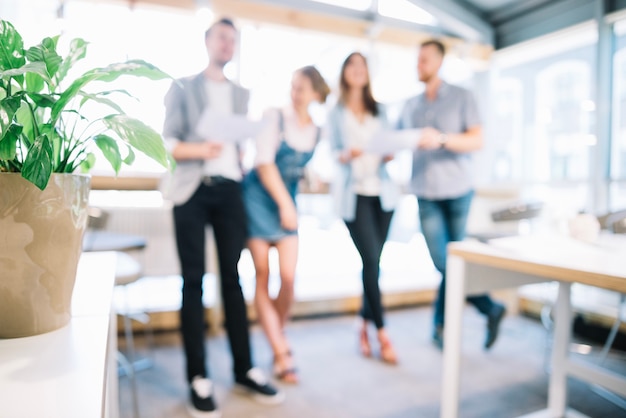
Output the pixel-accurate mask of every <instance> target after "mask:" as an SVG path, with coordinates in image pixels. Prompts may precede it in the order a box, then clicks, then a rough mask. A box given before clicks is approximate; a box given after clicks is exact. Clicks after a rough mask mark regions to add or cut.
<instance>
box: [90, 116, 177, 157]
mask: <svg viewBox="0 0 626 418" xmlns="http://www.w3.org/2000/svg"><path fill="white" fill-rule="evenodd" d="M102 122H103V123H104V125H105V126H106V127H107V128H109V129H111V130H112V131H113V132H115V133H116V134H117V135H118V136H119V137H120V139H122V140H123V141H124V142H126V143H128V144H129V145H131V146H132V147H133V148H135V149H136V150H139V151H141V152H143V153H144V154H146V155H147V156H148V157H150V158H152V159H153V160H155V161H156V162H157V163H159V164H161V165H162V166H163V167H165V168H167V169H169V168H170V161H169V159H168V158H167V155H168V153H167V151H166V150H165V145H164V143H163V138H162V137H161V135H159V134H158V133H157V132H156V131H155V130H154V129H152V128H150V127H149V126H148V125H146V124H145V123H143V122H141V121H139V120H137V119H133V118H131V117H129V116H127V115H109V116H106V117H105V118H103V119H102Z"/></svg>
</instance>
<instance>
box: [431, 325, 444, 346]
mask: <svg viewBox="0 0 626 418" xmlns="http://www.w3.org/2000/svg"><path fill="white" fill-rule="evenodd" d="M433 344H435V347H437V348H438V349H440V350H443V327H442V326H441V325H437V326H435V329H434V330H433Z"/></svg>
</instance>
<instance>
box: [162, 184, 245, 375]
mask: <svg viewBox="0 0 626 418" xmlns="http://www.w3.org/2000/svg"><path fill="white" fill-rule="evenodd" d="M207 224H211V225H212V226H213V233H214V236H215V243H216V247H217V255H218V261H219V271H220V273H219V277H220V284H221V291H222V301H223V306H224V317H225V326H226V332H227V334H228V340H229V342H230V349H231V353H232V356H233V363H234V373H235V377H243V376H245V374H246V373H247V372H248V370H250V369H251V368H252V360H251V354H250V337H249V334H248V317H247V312H246V303H245V300H244V297H243V293H242V291H241V286H240V285H239V274H238V270H237V263H238V262H239V258H240V256H241V250H242V249H243V247H244V244H245V239H246V233H247V231H246V215H245V211H244V207H243V201H242V198H241V185H240V184H239V183H236V182H234V181H225V182H221V183H218V184H215V185H210V186H207V185H205V184H201V185H200V186H199V187H198V190H196V192H195V193H194V195H193V196H192V197H191V198H190V199H189V201H187V202H186V203H184V204H183V205H180V206H175V207H174V225H175V229H176V245H177V247H178V257H179V259H180V266H181V271H182V276H183V289H182V306H181V310H180V320H181V331H182V336H183V344H184V348H185V356H186V360H187V379H188V380H189V381H191V379H192V378H193V377H194V376H197V375H200V376H208V370H207V365H206V353H205V345H204V341H205V313H204V305H203V303H202V278H203V276H204V274H205V262H206V260H205V248H206V242H205V226H206V225H207Z"/></svg>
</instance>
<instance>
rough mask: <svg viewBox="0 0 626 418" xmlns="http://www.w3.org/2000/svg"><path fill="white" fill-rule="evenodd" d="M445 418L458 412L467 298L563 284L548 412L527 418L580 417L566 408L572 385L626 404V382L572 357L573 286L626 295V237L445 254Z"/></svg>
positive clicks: (506, 241) (504, 241) (517, 240)
mask: <svg viewBox="0 0 626 418" xmlns="http://www.w3.org/2000/svg"><path fill="white" fill-rule="evenodd" d="M446 271H447V277H446V280H447V285H446V311H445V315H446V326H445V329H444V341H445V344H444V353H443V388H442V400H441V417H442V418H456V417H457V416H458V407H459V388H460V385H459V383H460V366H461V336H462V335H461V334H462V320H463V308H464V304H465V297H466V295H472V294H480V293H485V292H489V291H490V290H493V289H504V288H513V287H519V286H523V285H526V284H532V283H541V282H547V281H558V282H559V292H558V296H557V301H556V306H555V310H554V316H555V318H554V323H555V328H554V343H553V348H552V358H551V374H550V383H549V391H548V408H547V409H545V410H542V411H539V412H536V413H533V414H530V415H527V416H526V417H527V418H529V417H533V418H539V417H547V418H561V417H564V416H566V417H582V416H583V415H582V414H580V413H578V412H576V411H573V410H571V409H568V408H567V390H566V383H567V377H568V376H573V377H576V378H578V379H581V380H585V381H588V382H592V383H596V384H599V385H601V386H603V387H605V388H606V389H608V390H610V391H613V392H615V393H617V394H619V395H622V396H626V378H624V376H620V375H618V374H616V373H613V372H611V371H609V370H607V369H602V368H600V367H597V366H594V365H591V364H587V363H582V362H580V361H575V359H573V358H570V356H569V342H570V338H571V324H572V322H571V319H572V306H571V300H570V291H571V286H572V284H573V283H581V284H585V285H589V286H597V287H600V288H604V289H608V290H614V291H618V292H622V293H625V292H626V237H624V236H618V235H605V236H602V237H601V238H600V239H599V240H598V242H597V243H594V244H587V243H583V242H580V241H575V240H573V239H570V238H567V237H563V236H554V235H543V236H525V237H511V238H501V239H496V240H493V241H491V242H490V244H483V243H479V242H473V241H464V242H455V243H451V244H450V245H449V247H448V262H447V270H446Z"/></svg>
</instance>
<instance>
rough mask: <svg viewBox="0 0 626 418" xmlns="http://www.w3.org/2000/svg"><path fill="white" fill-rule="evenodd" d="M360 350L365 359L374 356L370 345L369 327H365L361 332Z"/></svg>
mask: <svg viewBox="0 0 626 418" xmlns="http://www.w3.org/2000/svg"><path fill="white" fill-rule="evenodd" d="M359 349H360V350H361V355H363V357H371V356H372V346H371V345H370V341H369V338H368V336H367V327H366V326H365V325H364V326H363V327H361V330H360V331H359Z"/></svg>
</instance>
